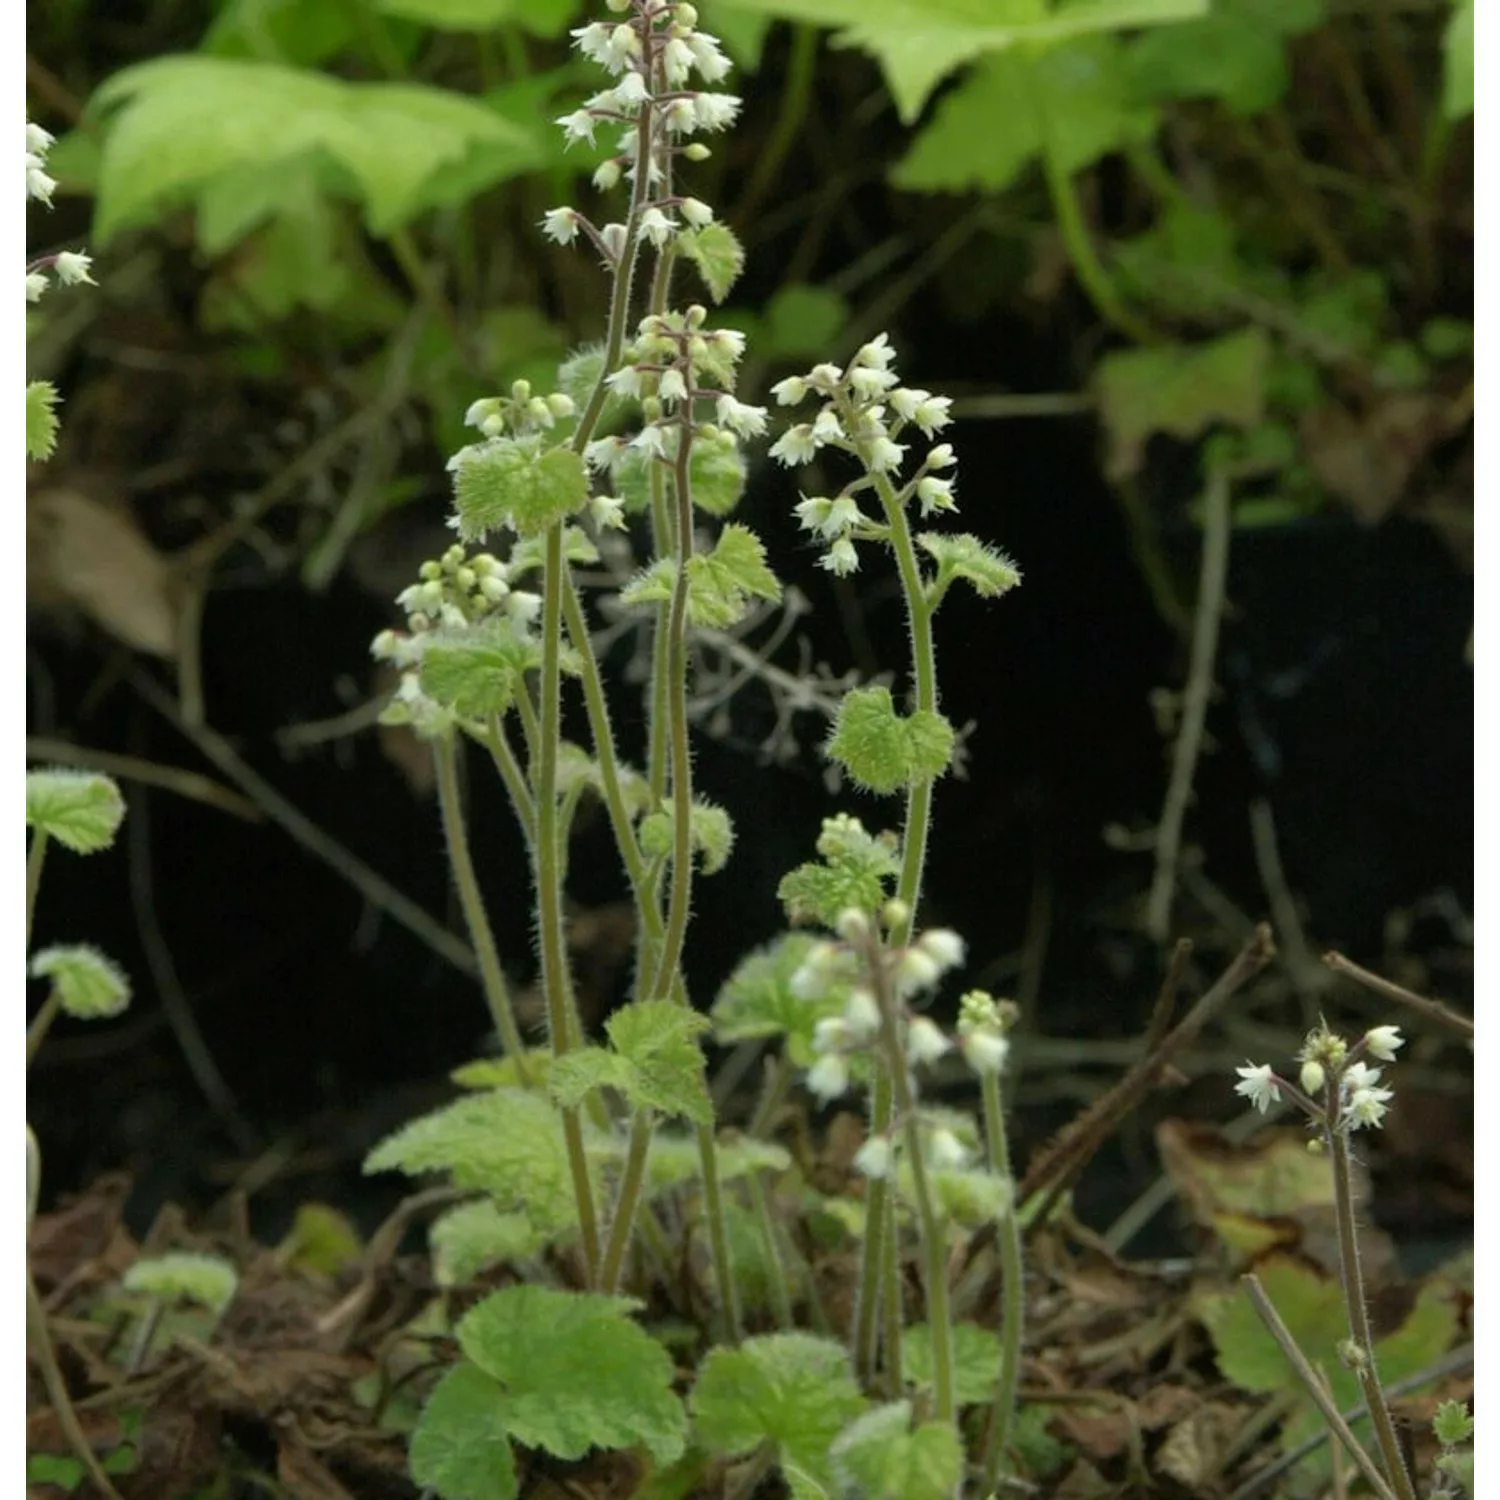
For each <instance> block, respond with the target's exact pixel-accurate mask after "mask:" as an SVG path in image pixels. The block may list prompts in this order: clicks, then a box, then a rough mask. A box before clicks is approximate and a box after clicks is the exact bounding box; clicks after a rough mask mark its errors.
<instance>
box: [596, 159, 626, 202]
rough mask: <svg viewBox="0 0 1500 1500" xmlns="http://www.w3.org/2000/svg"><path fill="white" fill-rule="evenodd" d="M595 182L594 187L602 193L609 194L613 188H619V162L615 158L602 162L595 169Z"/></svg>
mask: <svg viewBox="0 0 1500 1500" xmlns="http://www.w3.org/2000/svg"><path fill="white" fill-rule="evenodd" d="M593 181H594V186H595V187H596V188H598V189H599V191H600V192H601V193H607V192H609V191H610V190H611V189H612V188H616V187H618V186H619V185H620V164H619V162H617V161H616V160H615V159H614V157H610V158H609V160H608V161H601V162H600V163H599V165H598V166H597V167H595V168H594V178H593Z"/></svg>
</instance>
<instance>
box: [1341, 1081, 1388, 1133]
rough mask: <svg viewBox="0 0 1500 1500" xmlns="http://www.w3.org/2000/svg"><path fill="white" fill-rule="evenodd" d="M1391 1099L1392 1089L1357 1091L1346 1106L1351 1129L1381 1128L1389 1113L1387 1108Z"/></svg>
mask: <svg viewBox="0 0 1500 1500" xmlns="http://www.w3.org/2000/svg"><path fill="white" fill-rule="evenodd" d="M1391 1098H1392V1094H1391V1091H1390V1089H1377V1088H1358V1089H1355V1090H1354V1092H1353V1093H1352V1094H1350V1095H1349V1099H1348V1102H1347V1103H1346V1104H1345V1105H1344V1118H1345V1119H1346V1120H1348V1122H1349V1129H1350V1130H1359V1129H1361V1128H1363V1127H1366V1126H1368V1127H1370V1128H1371V1129H1377V1128H1379V1126H1380V1125H1381V1124H1382V1123H1383V1122H1384V1120H1385V1117H1386V1115H1387V1113H1388V1112H1389V1111H1388V1110H1387V1107H1386V1106H1387V1104H1388V1103H1389V1101H1390V1099H1391Z"/></svg>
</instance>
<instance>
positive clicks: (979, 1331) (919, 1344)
mask: <svg viewBox="0 0 1500 1500" xmlns="http://www.w3.org/2000/svg"><path fill="white" fill-rule="evenodd" d="M901 1374H902V1376H903V1377H904V1379H905V1380H906V1383H907V1384H908V1385H912V1386H917V1387H926V1388H929V1389H930V1388H931V1386H932V1383H933V1373H932V1325H931V1324H930V1323H918V1324H916V1325H915V1326H913V1327H911V1328H908V1329H907V1330H906V1332H905V1334H903V1335H902V1338H901ZM999 1383H1000V1339H999V1336H998V1335H997V1334H995V1333H994V1332H992V1331H991V1330H990V1329H988V1328H981V1327H980V1325H979V1324H978V1323H955V1324H954V1325H953V1394H954V1396H955V1397H956V1398H957V1399H958V1401H959V1402H960V1403H961V1404H962V1405H965V1406H969V1405H975V1404H977V1403H980V1402H984V1401H993V1400H994V1399H995V1389H996V1387H997V1386H998V1385H999Z"/></svg>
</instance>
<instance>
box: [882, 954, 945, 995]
mask: <svg viewBox="0 0 1500 1500" xmlns="http://www.w3.org/2000/svg"><path fill="white" fill-rule="evenodd" d="M942 974H943V970H942V967H941V966H940V965H939V964H938V962H937V960H936V959H935V958H933V957H932V955H931V954H929V953H924V952H923V951H922V950H921V949H920V948H907V949H905V950H904V951H903V953H902V954H901V957H900V958H898V959H897V960H896V971H895V973H894V975H893V976H892V978H893V979H894V980H895V983H896V989H897V990H898V992H899V993H901V994H903V995H915V994H918V993H919V992H920V991H922V990H925V989H931V987H932V986H933V985H935V984H936V983H937V982H938V980H939V979H941V978H942Z"/></svg>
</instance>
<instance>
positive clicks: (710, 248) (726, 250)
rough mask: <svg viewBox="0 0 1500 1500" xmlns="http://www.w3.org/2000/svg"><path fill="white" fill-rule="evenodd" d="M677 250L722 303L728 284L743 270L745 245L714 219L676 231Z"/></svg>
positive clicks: (709, 292)
mask: <svg viewBox="0 0 1500 1500" xmlns="http://www.w3.org/2000/svg"><path fill="white" fill-rule="evenodd" d="M677 251H678V254H680V255H685V256H686V257H687V258H688V259H689V260H690V261H692V263H693V264H694V265H695V266H697V268H698V274H699V275H700V276H701V277H702V278H703V284H704V286H706V287H707V288H708V294H709V296H711V297H712V298H713V299H714V301H715V302H722V301H723V300H724V299H725V297H727V296H728V295H729V289H730V287H732V286H733V285H734V284H735V282H736V281H738V280H739V276H740V272H741V271H743V270H744V269H745V247H744V246H743V245H741V244H740V242H739V240H738V238H737V237H736V236H735V233H734V231H733V230H732V229H731V228H730V227H729V226H728V225H727V224H720V223H718V222H717V221H716V222H714V223H712V224H705V225H704V226H703V227H702V228H701V229H682V230H679V231H678V234H677Z"/></svg>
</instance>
